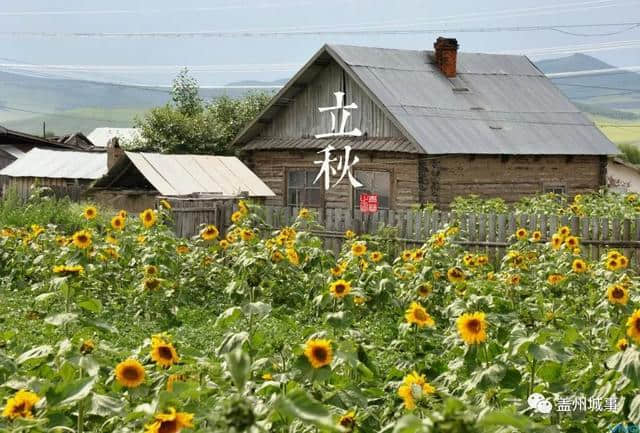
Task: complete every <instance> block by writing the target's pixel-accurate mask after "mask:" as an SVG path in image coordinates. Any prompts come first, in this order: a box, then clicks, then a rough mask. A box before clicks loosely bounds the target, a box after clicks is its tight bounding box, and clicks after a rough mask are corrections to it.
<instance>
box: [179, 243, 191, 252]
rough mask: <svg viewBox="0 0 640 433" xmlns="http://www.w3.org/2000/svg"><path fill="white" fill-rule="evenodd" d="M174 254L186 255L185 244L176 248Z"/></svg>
mask: <svg viewBox="0 0 640 433" xmlns="http://www.w3.org/2000/svg"><path fill="white" fill-rule="evenodd" d="M176 252H177V253H178V254H187V253H188V252H189V247H188V246H186V245H185V244H180V245H178V246H177V247H176Z"/></svg>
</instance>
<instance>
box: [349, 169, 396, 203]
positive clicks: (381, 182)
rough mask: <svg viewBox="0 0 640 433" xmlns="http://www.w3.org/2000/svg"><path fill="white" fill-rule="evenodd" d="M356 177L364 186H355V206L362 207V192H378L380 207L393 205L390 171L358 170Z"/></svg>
mask: <svg viewBox="0 0 640 433" xmlns="http://www.w3.org/2000/svg"><path fill="white" fill-rule="evenodd" d="M354 175H355V177H356V179H358V180H359V181H360V183H361V184H362V186H361V187H360V188H354V200H353V207H354V208H355V209H359V208H360V195H361V194H378V209H389V208H390V207H391V173H390V172H388V171H364V170H356V171H355V173H354Z"/></svg>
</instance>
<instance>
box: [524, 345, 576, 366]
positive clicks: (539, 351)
mask: <svg viewBox="0 0 640 433" xmlns="http://www.w3.org/2000/svg"><path fill="white" fill-rule="evenodd" d="M527 351H528V352H529V353H530V354H531V355H533V357H534V358H535V359H537V360H538V361H556V362H564V361H566V360H567V359H569V357H570V355H569V354H568V353H567V352H566V351H565V350H564V348H563V347H562V345H561V344H560V343H553V344H551V345H546V344H535V343H532V344H530V345H529V347H528V349H527Z"/></svg>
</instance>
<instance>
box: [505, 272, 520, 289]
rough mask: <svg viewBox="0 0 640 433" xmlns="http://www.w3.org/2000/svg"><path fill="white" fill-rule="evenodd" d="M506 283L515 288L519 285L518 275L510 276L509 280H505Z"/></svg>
mask: <svg viewBox="0 0 640 433" xmlns="http://www.w3.org/2000/svg"><path fill="white" fill-rule="evenodd" d="M507 283H508V284H510V285H512V286H517V285H518V284H520V275H518V274H513V275H510V276H509V278H507Z"/></svg>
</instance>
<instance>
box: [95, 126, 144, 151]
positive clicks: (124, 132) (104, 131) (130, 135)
mask: <svg viewBox="0 0 640 433" xmlns="http://www.w3.org/2000/svg"><path fill="white" fill-rule="evenodd" d="M113 137H118V138H119V139H120V140H122V141H125V142H128V141H133V140H136V139H139V138H140V130H138V129H137V128H96V129H94V130H93V131H91V132H90V133H89V135H87V138H88V139H89V140H91V142H92V143H93V145H94V146H98V147H106V146H107V143H108V142H109V140H111V139H112V138H113Z"/></svg>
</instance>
